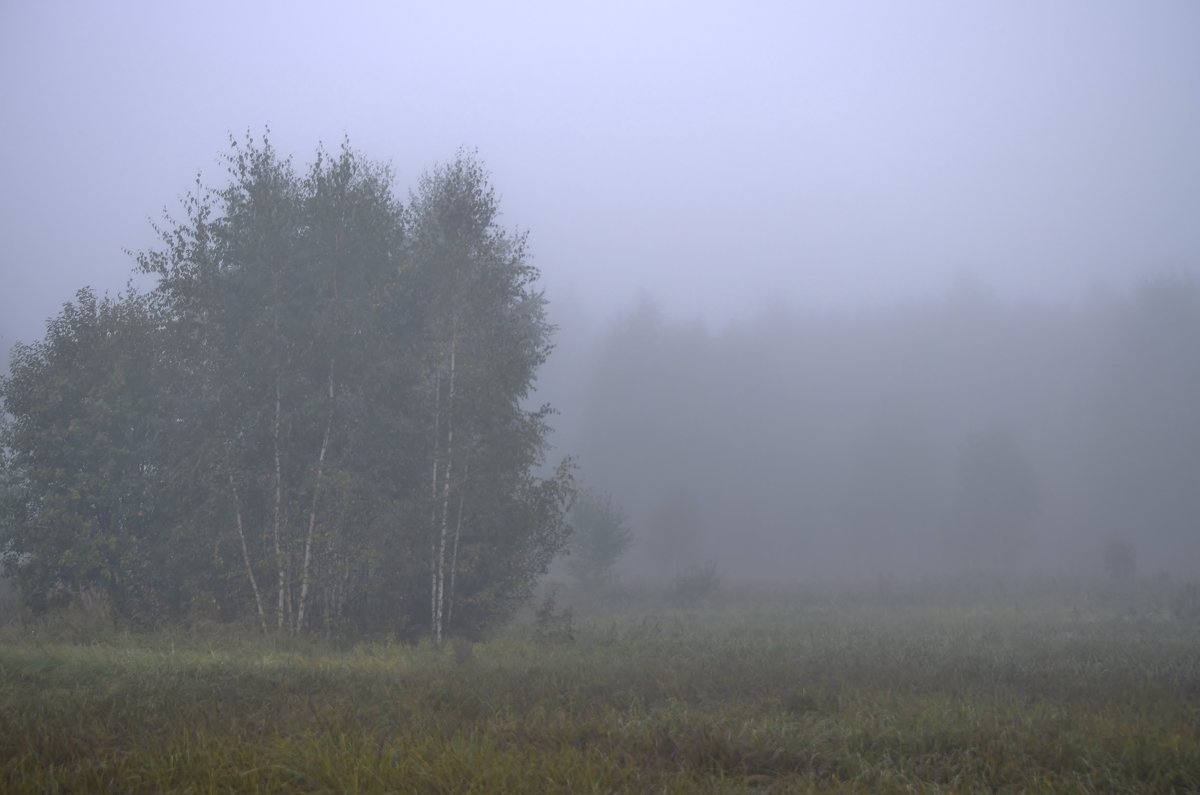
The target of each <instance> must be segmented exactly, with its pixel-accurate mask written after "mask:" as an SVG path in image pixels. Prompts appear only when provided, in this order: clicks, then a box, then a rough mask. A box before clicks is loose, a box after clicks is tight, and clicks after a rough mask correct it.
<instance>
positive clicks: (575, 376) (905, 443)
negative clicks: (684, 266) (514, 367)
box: [540, 272, 1200, 578]
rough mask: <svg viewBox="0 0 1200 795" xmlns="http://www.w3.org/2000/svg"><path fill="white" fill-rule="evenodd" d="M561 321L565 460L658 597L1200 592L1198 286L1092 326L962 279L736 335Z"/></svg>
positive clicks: (1160, 293)
mask: <svg viewBox="0 0 1200 795" xmlns="http://www.w3.org/2000/svg"><path fill="white" fill-rule="evenodd" d="M557 320H558V322H559V324H560V325H561V326H562V332H561V334H560V338H559V351H560V352H561V353H560V354H556V356H555V357H554V358H553V359H552V360H551V361H550V363H549V364H548V368H547V370H548V371H547V372H546V373H545V374H544V376H543V378H542V380H541V382H540V383H542V384H543V385H544V388H545V390H546V391H545V394H546V395H547V396H548V397H550V398H551V399H553V400H555V402H556V403H559V402H561V403H564V404H566V403H569V404H570V405H571V406H572V407H573V409H574V410H573V411H570V412H564V414H563V416H562V417H561V419H560V421H559V422H558V423H557V425H558V431H557V433H558V434H559V437H558V438H559V443H560V444H561V445H563V446H565V447H567V448H569V449H571V450H572V451H573V452H574V453H575V454H576V455H577V457H578V461H579V467H580V471H581V472H583V473H585V474H586V476H587V479H588V481H589V483H590V484H592V485H593V486H594V487H596V488H600V489H603V490H605V491H607V492H609V493H611V494H612V496H613V498H614V499H615V500H616V501H618V502H619V504H620V505H621V506H623V507H624V509H625V511H626V514H627V516H628V520H629V525H630V527H631V528H632V529H633V530H635V534H636V537H637V538H636V540H637V543H636V545H635V546H634V547H633V550H632V553H631V557H632V558H633V561H632V562H633V563H634V564H635V568H637V569H640V571H642V572H643V573H645V574H648V575H652V574H654V573H666V574H668V576H670V575H671V574H672V573H673V572H676V571H680V570H686V569H687V568H688V567H689V566H693V565H696V564H697V563H700V562H703V561H705V560H708V559H716V560H718V561H720V564H721V566H722V568H723V569H724V570H725V571H726V572H727V573H729V574H732V575H743V576H744V575H766V576H770V577H774V578H779V577H786V578H790V577H801V578H806V577H818V578H830V577H845V576H855V577H867V578H874V577H877V576H895V577H912V576H918V577H919V576H943V575H952V576H963V575H965V574H967V573H968V572H969V573H973V574H979V573H984V574H989V575H1001V574H1014V573H1015V574H1028V573H1033V572H1040V573H1043V574H1050V575H1052V574H1057V573H1062V572H1069V573H1076V574H1087V573H1100V572H1102V571H1103V570H1104V568H1105V567H1106V566H1107V565H1108V564H1106V563H1105V560H1106V552H1105V550H1106V549H1122V548H1124V549H1126V550H1133V551H1134V552H1136V558H1137V566H1138V570H1139V571H1140V572H1142V573H1143V574H1146V575H1151V576H1152V575H1154V574H1156V573H1157V572H1159V571H1160V570H1166V571H1170V572H1175V573H1180V574H1194V573H1196V571H1197V565H1198V564H1197V561H1200V524H1198V520H1197V517H1200V354H1198V353H1197V352H1198V351H1200V284H1198V283H1197V281H1196V279H1195V278H1194V277H1193V276H1191V275H1189V274H1187V273H1182V272H1176V273H1167V274H1164V275H1161V276H1158V277H1153V278H1148V279H1146V280H1144V281H1143V282H1141V283H1139V284H1136V285H1134V286H1132V287H1131V288H1129V289H1122V290H1108V291H1103V290H1096V291H1094V292H1093V293H1091V294H1090V295H1088V296H1086V297H1084V298H1081V299H1080V300H1078V301H1075V302H1066V301H1064V302H1061V303H1055V302H1049V301H1038V300H1030V299H1006V298H1001V297H997V296H996V295H994V294H993V293H991V292H990V291H989V290H988V289H987V288H986V287H984V286H982V285H980V284H979V283H978V282H974V281H972V280H969V279H963V280H961V281H960V282H959V283H957V284H955V285H953V286H952V287H951V288H950V289H948V290H947V291H946V292H945V293H944V294H941V295H933V296H928V297H926V298H922V299H919V300H910V301H907V302H904V303H895V304H891V305H883V306H879V307H875V308H871V309H855V310H833V309H830V310H822V311H817V310H806V309H802V308H796V307H789V306H787V305H784V304H776V305H774V306H772V307H771V308H769V309H766V310H764V311H762V312H761V313H759V314H757V315H755V316H752V317H749V318H746V319H741V320H737V321H734V322H730V323H728V324H725V325H723V326H713V325H712V324H706V323H703V322H697V321H687V320H680V319H677V318H672V317H668V316H666V315H664V313H663V312H661V311H660V310H659V309H658V308H657V306H656V305H655V303H654V301H653V300H652V299H646V300H643V301H641V302H640V303H638V304H637V305H636V306H634V307H633V308H632V309H631V310H630V311H628V312H627V313H625V314H624V315H623V316H622V317H620V318H618V319H616V320H614V321H613V322H611V323H608V324H607V325H606V326H603V327H600V328H599V329H598V330H597V331H596V332H587V331H585V330H581V329H580V328H578V327H574V326H572V324H571V319H570V317H566V316H564V317H562V318H561V319H557ZM564 396H565V397H564ZM1109 568H1111V567H1109ZM1126 568H1127V567H1126Z"/></svg>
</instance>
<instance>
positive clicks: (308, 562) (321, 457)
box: [295, 356, 334, 632]
mask: <svg viewBox="0 0 1200 795" xmlns="http://www.w3.org/2000/svg"><path fill="white" fill-rule="evenodd" d="M333 365H334V358H333V357H332V356H330V357H329V414H328V416H327V417H326V418H325V435H324V436H323V437H322V439H321V452H320V453H318V454H317V472H316V478H315V479H314V480H313V495H312V504H311V505H310V506H309V510H308V532H307V534H306V535H305V537H304V564H303V566H302V568H301V569H300V604H299V605H298V606H297V608H296V626H295V631H296V632H300V631H301V630H302V629H304V611H305V608H306V607H307V605H308V584H309V572H310V571H311V568H312V544H313V533H314V531H315V529H316V526H317V501H318V498H319V497H320V494H321V475H322V473H323V472H324V468H325V451H326V450H328V449H329V436H330V433H331V432H332V431H333V396H334V387H333Z"/></svg>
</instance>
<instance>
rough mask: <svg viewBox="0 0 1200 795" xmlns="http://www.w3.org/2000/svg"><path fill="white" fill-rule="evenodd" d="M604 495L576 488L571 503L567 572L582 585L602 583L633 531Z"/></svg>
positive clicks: (606, 579)
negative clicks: (576, 490) (572, 502)
mask: <svg viewBox="0 0 1200 795" xmlns="http://www.w3.org/2000/svg"><path fill="white" fill-rule="evenodd" d="M627 522H628V520H627V519H626V517H625V514H624V512H622V510H621V509H620V507H618V506H617V505H616V504H615V503H614V502H613V499H612V496H611V495H608V494H597V493H595V492H593V491H589V490H587V489H580V490H578V492H577V494H576V496H575V502H574V504H573V505H572V506H571V515H570V520H569V523H570V525H571V541H570V546H569V550H568V558H567V571H568V572H570V573H571V575H572V576H573V577H574V578H575V579H576V580H577V581H578V582H579V583H580V584H582V585H583V586H584V587H587V588H596V587H599V586H603V585H604V584H605V583H607V582H608V581H609V580H611V579H612V576H613V569H614V568H615V567H616V565H617V563H618V562H620V560H621V558H622V557H624V555H625V553H626V552H627V551H628V550H629V547H630V546H632V545H633V532H632V531H631V530H630V529H629V527H628V524H627Z"/></svg>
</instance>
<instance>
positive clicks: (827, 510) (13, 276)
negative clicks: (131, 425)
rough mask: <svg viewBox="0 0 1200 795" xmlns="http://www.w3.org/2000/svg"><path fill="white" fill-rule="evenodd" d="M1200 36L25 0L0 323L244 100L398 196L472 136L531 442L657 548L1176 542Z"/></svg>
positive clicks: (1052, 562)
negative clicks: (518, 275)
mask: <svg viewBox="0 0 1200 795" xmlns="http://www.w3.org/2000/svg"><path fill="white" fill-rule="evenodd" d="M1197 41H1200V6H1198V5H1197V4H1195V3H1193V2H1188V1H1187V0H1181V1H1180V2H1155V3H1147V4H1130V3H1117V2H1085V1H1084V0H1078V1H1075V2H1060V3H1052V4H1048V3H1042V2H1033V1H1032V0H1028V1H1023V2H1008V3H978V4H964V3H956V2H923V3H919V4H911V5H909V4H906V5H900V4H895V3H884V2H878V3H871V2H848V3H785V2H763V3H753V4H741V5H738V4H718V3H682V2H664V3H634V2H628V3H626V2H620V3H585V4H556V3H549V2H546V3H518V4H485V3H463V4H454V5H446V4H443V5H435V4H425V5H421V4H416V5H413V6H411V7H409V6H408V5H405V4H385V3H377V4H376V3H357V4H349V5H347V6H345V7H338V8H336V9H335V8H333V7H331V6H325V5H318V4H303V3H302V4H286V3H256V4H252V5H245V4H234V3H224V2H218V3H209V4H204V5H203V6H197V7H183V6H175V5H170V4H161V3H157V4H156V3H149V2H146V3H140V2H129V3H122V4H120V5H116V6H114V5H98V4H85V3H64V4H34V3H23V4H18V3H10V4H7V5H5V6H3V8H0V103H2V107H3V108H4V109H5V111H4V113H3V114H2V116H0V174H3V177H2V178H0V239H2V240H3V241H4V244H5V245H4V263H5V266H4V267H5V287H4V290H3V291H2V292H0V348H3V350H4V352H5V353H4V356H5V358H7V356H8V351H9V349H11V348H12V346H13V345H14V343H17V342H19V341H32V340H36V339H38V338H40V337H41V335H42V334H43V333H44V330H45V322H46V319H47V318H48V317H50V316H52V315H54V314H55V313H56V312H57V311H58V310H59V308H60V307H61V306H62V304H63V303H64V302H66V301H68V300H71V298H72V296H73V295H74V293H75V291H76V289H78V288H79V287H81V286H83V285H91V286H92V287H94V288H95V289H96V290H97V292H99V293H101V294H103V293H105V292H109V293H112V294H115V293H116V292H117V291H118V290H120V289H122V287H123V286H124V285H125V284H126V282H127V280H128V279H130V278H131V273H132V271H133V258H132V257H131V256H130V254H128V253H126V252H127V251H134V252H138V251H145V250H147V249H149V248H152V247H154V246H155V245H157V244H158V243H159V241H158V238H157V236H156V234H155V232H154V229H153V228H152V224H151V221H157V220H158V219H159V218H160V217H161V209H162V208H163V207H164V206H165V208H166V210H167V212H168V213H170V214H172V215H173V216H174V217H175V218H179V217H180V212H179V197H181V196H182V195H183V194H184V193H186V192H187V191H188V190H189V189H191V187H192V186H193V185H194V182H195V179H196V175H197V173H198V172H199V181H200V183H201V184H202V185H204V186H209V187H222V186H223V185H225V184H226V179H227V173H226V169H225V164H223V163H222V162H221V160H220V157H221V154H222V153H223V152H225V151H227V149H228V143H229V138H230V136H231V135H232V136H233V137H235V138H236V139H238V140H244V139H245V137H246V135H247V132H248V134H249V135H250V136H253V137H254V138H256V139H261V137H262V134H263V131H264V129H266V128H268V127H269V129H270V134H269V137H270V140H271V141H272V142H273V144H274V146H275V147H276V148H277V149H278V150H279V151H280V152H282V153H283V154H285V155H292V156H294V160H295V163H296V164H297V167H298V169H299V170H301V171H303V169H304V168H305V167H306V166H307V164H308V163H309V162H310V160H311V157H312V152H313V150H314V147H315V146H316V145H317V143H318V142H323V143H324V145H325V146H326V148H327V149H329V150H330V151H336V150H337V147H338V145H339V144H340V143H341V142H342V140H343V139H345V138H348V139H349V142H350V144H351V146H352V147H354V149H355V150H357V151H360V152H362V153H363V155H364V156H365V157H366V158H369V159H371V160H381V161H385V162H389V163H390V164H391V166H392V168H393V170H394V176H395V186H396V190H397V192H398V193H399V194H400V195H401V197H402V198H403V197H404V193H405V191H408V190H410V189H414V188H415V187H416V186H417V185H418V178H419V176H420V174H421V173H422V172H423V171H424V170H425V169H429V168H431V167H434V166H435V165H436V164H438V163H446V162H448V161H451V160H453V159H454V158H455V157H456V153H457V152H459V151H460V150H465V151H466V152H468V153H470V152H473V151H477V153H478V158H479V161H481V162H482V163H483V164H485V165H486V167H487V169H488V170H489V171H490V177H491V184H493V185H494V186H495V187H496V189H497V191H498V198H499V200H500V207H501V209H502V211H503V215H502V217H501V219H500V223H501V225H502V226H505V227H507V228H518V229H528V230H529V232H530V237H529V253H530V263H531V264H533V265H535V266H536V267H538V268H539V269H540V271H541V279H540V282H539V286H540V287H541V288H544V290H545V296H546V298H547V300H548V302H549V303H548V310H547V311H548V317H549V319H550V320H551V321H552V322H554V323H556V324H557V325H558V326H559V335H558V337H557V339H556V341H557V344H558V349H557V351H556V353H555V354H554V355H553V356H552V357H551V359H550V360H549V362H548V364H547V365H546V366H545V368H544V369H543V370H542V371H541V374H540V376H539V380H538V382H537V383H538V392H537V394H536V395H535V396H534V397H535V398H536V399H537V400H541V399H543V398H544V399H547V400H549V401H550V402H551V403H553V404H554V406H555V407H556V408H557V409H558V410H559V411H560V414H559V415H558V416H557V417H555V418H554V420H553V424H554V425H555V426H556V427H557V429H558V433H557V435H556V436H555V437H554V450H553V451H552V454H551V455H550V456H549V459H548V461H547V463H548V464H551V465H552V464H554V463H555V462H556V461H557V460H558V458H559V457H560V456H562V455H564V454H571V455H575V456H577V460H578V463H579V467H580V469H579V472H580V475H581V481H582V482H584V483H586V484H587V485H589V486H590V487H593V488H595V489H597V490H599V491H603V492H609V493H611V495H612V496H613V498H614V499H615V501H616V502H617V503H618V504H619V505H620V506H622V509H623V510H624V511H626V513H627V514H628V519H629V524H630V526H631V527H632V529H633V531H634V534H635V536H636V537H637V538H638V544H637V546H636V547H635V554H634V558H635V564H634V565H635V566H640V567H641V568H642V570H643V571H647V572H657V573H660V574H661V573H664V572H665V573H668V574H671V573H675V572H677V571H678V570H680V569H681V568H686V567H687V566H688V565H692V564H694V563H697V562H700V561H703V560H707V559H715V560H719V561H721V562H722V565H724V566H726V567H728V570H729V571H733V572H738V573H744V572H757V573H769V574H771V575H772V576H784V575H790V574H797V573H798V574H803V575H805V576H809V575H816V574H825V575H834V574H837V575H852V576H874V575H876V574H885V575H888V574H897V575H903V576H919V575H926V574H929V573H931V572H937V571H947V570H949V571H955V572H962V571H980V570H985V571H989V572H1002V573H1009V572H1013V571H1021V572H1029V571H1040V572H1046V571H1049V572H1059V571H1081V570H1085V571H1094V570H1098V569H1099V568H1100V565H1101V559H1102V550H1103V549H1105V548H1106V545H1108V547H1107V548H1109V549H1110V550H1111V549H1113V548H1115V547H1113V545H1114V544H1132V545H1133V546H1135V547H1136V548H1137V554H1138V555H1140V558H1139V560H1140V565H1141V567H1142V568H1141V571H1143V572H1148V571H1155V570H1157V569H1158V568H1163V569H1170V570H1178V571H1188V572H1191V571H1194V570H1195V568H1196V561H1200V528H1198V527H1197V525H1196V516H1200V502H1198V500H1200V488H1197V484H1198V483H1200V416H1198V415H1197V411H1198V410H1200V409H1197V407H1198V406H1200V369H1198V368H1200V356H1197V355H1196V351H1197V350H1200V288H1198V287H1197V283H1196V280H1195V277H1196V275H1197V274H1198V273H1200V223H1198V222H1197V219H1200V148H1197V146H1196V143H1195V142H1196V141H1200V48H1197V47H1196V42H1197ZM135 278H136V279H137V280H139V281H137V282H136V283H137V284H138V285H139V286H141V287H149V286H150V285H151V282H150V280H149V278H148V277H145V276H139V277H135ZM335 281H336V280H335ZM439 377H440V376H439ZM330 378H331V380H332V376H331V377H330ZM517 391H518V392H519V391H520V390H517ZM439 395H440V393H439ZM331 412H332V409H331ZM330 416H332V413H331V415H330ZM331 422H332V421H331ZM435 467H436V465H435ZM435 472H436V468H435ZM421 482H422V483H423V482H424V481H421ZM314 513H315V510H314ZM443 513H446V511H445V510H444V511H443ZM331 526H332V525H331ZM964 527H971V528H974V529H972V530H971V531H970V532H969V533H966V534H965V535H964V534H963V532H962V529H963V528H964ZM310 532H311V531H310ZM655 539H657V540H655ZM867 550H869V554H868V553H867V552H866V551H867Z"/></svg>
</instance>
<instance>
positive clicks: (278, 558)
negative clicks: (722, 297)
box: [0, 139, 573, 639]
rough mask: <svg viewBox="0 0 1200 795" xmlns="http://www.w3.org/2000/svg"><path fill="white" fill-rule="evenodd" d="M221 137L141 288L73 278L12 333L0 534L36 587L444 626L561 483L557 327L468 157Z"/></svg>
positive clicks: (544, 546)
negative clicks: (546, 366) (551, 437)
mask: <svg viewBox="0 0 1200 795" xmlns="http://www.w3.org/2000/svg"><path fill="white" fill-rule="evenodd" d="M227 163H228V171H229V181H228V184H227V185H226V186H225V187H222V188H220V189H216V190H206V189H202V188H201V186H200V185H199V184H197V188H196V190H195V191H194V192H193V193H192V194H191V195H190V196H189V197H187V198H186V199H185V204H184V217H183V218H182V219H181V220H172V219H170V218H168V219H167V220H166V221H165V222H164V223H163V224H162V225H161V226H160V228H159V229H158V231H159V232H160V233H161V240H162V244H161V246H160V247H158V248H157V249H155V250H152V251H147V252H144V253H142V254H140V255H138V256H137V263H138V266H139V269H140V270H141V271H142V272H144V273H147V274H151V275H153V276H154V277H156V286H155V288H154V289H153V290H152V291H150V292H148V293H145V294H141V293H137V292H134V291H132V290H131V291H129V292H127V293H126V294H125V295H123V296H121V297H120V298H117V299H107V298H98V297H97V296H96V295H94V294H93V293H92V292H90V291H88V290H83V291H80V292H79V294H78V295H77V297H76V300H75V301H74V302H73V303H70V304H68V305H67V306H65V307H64V308H63V310H62V312H61V314H59V315H58V316H57V317H56V318H54V319H53V320H52V321H51V322H50V323H49V326H48V329H47V334H46V337H45V338H44V339H43V340H41V341H39V342H35V343H33V344H31V345H18V346H17V347H16V349H15V350H14V352H13V358H12V365H11V374H10V376H9V377H7V378H6V379H5V380H4V381H3V382H2V383H0V390H2V396H3V400H4V407H5V410H6V412H7V413H8V415H9V416H8V419H7V422H6V425H5V427H4V429H3V437H2V438H3V482H2V486H0V488H2V489H3V491H2V492H0V496H2V499H3V507H2V510H0V532H2V538H0V548H2V549H3V550H4V551H5V553H6V557H5V560H6V561H8V563H9V564H10V565H9V568H10V570H11V572H12V573H13V574H14V575H15V577H16V578H17V582H18V584H19V586H20V588H21V590H22V592H23V594H24V595H25V597H26V599H27V600H28V602H29V603H30V604H31V605H33V606H34V607H37V608H44V607H47V606H51V605H53V604H55V603H56V602H60V601H62V600H66V599H70V598H71V597H72V596H73V595H76V594H78V593H80V592H81V591H84V590H98V591H100V592H102V593H103V594H105V595H106V596H107V597H108V598H109V599H110V601H111V603H112V605H113V607H114V609H115V610H117V611H118V612H119V613H120V614H121V615H124V616H128V617H132V618H136V619H140V620H146V621H159V620H166V619H174V618H178V617H181V616H189V615H196V614H199V615H211V616H213V617H216V618H219V619H222V620H245V621H253V622H254V623H255V624H257V625H258V626H259V627H261V628H262V629H263V630H264V631H269V630H270V631H287V632H302V631H306V630H314V629H334V628H338V629H339V630H345V629H358V630H384V629H386V630H389V631H395V632H398V633H412V632H430V633H432V634H433V635H434V636H436V637H437V638H439V639H440V638H441V637H442V636H443V635H444V634H446V633H447V632H450V631H461V632H470V631H473V630H476V629H478V628H479V627H482V626H484V625H486V624H488V623H490V622H492V621H495V620H497V619H499V618H501V617H503V616H504V615H506V614H508V613H509V612H510V611H511V610H513V609H514V608H515V606H517V605H518V604H519V603H521V602H522V601H524V600H525V599H526V598H527V597H528V596H529V594H530V592H531V589H532V588H533V586H534V584H535V582H536V578H537V577H538V576H539V575H540V574H541V573H543V572H544V571H545V569H546V568H547V566H548V565H549V563H550V562H551V560H552V559H553V557H554V556H555V555H556V554H557V553H558V552H559V551H560V550H561V548H562V547H563V545H564V543H565V540H566V537H567V532H568V528H567V524H566V521H565V512H566V510H567V508H568V507H569V503H570V500H571V498H572V494H573V484H572V476H571V471H570V467H569V464H567V463H566V462H564V463H563V464H562V465H560V466H559V467H557V469H555V470H553V472H551V473H550V474H549V475H548V476H546V475H545V474H544V472H545V469H544V467H543V455H544V453H545V450H546V440H547V434H548V432H549V428H548V426H547V417H548V414H549V411H550V409H549V408H548V407H542V408H540V409H536V410H529V409H528V408H527V407H526V406H527V403H528V400H527V397H528V392H529V390H530V387H531V384H532V382H533V379H534V376H535V373H536V371H537V369H538V367H539V366H540V365H541V364H542V362H543V361H544V360H545V358H546V356H547V354H548V353H549V351H550V332H551V328H550V326H549V325H548V324H547V322H546V319H545V302H544V299H543V296H542V294H541V293H540V292H539V291H538V290H537V289H536V286H535V280H536V278H537V276H538V274H537V271H536V270H535V269H534V268H533V267H532V266H531V265H530V264H529V263H528V262H527V256H526V248H525V239H524V236H523V235H521V234H514V233H510V232H507V231H505V230H504V229H502V228H500V227H499V225H498V221H497V214H498V207H497V203H496V198H495V195H494V193H493V191H492V189H491V187H490V185H489V183H488V179H487V174H486V172H485V171H484V169H483V168H482V166H481V164H480V163H479V162H478V161H477V160H476V159H475V158H474V157H473V156H471V155H469V154H465V153H460V155H459V156H458V157H457V159H456V160H454V161H453V162H451V163H449V164H446V165H443V166H440V167H438V168H436V169H435V170H433V171H432V172H430V173H428V174H427V175H426V176H425V177H423V178H422V180H421V181H420V183H419V185H418V186H417V188H416V189H415V191H414V192H413V193H412V195H411V197H410V199H409V200H408V201H400V200H398V199H397V198H396V197H395V196H394V193H393V188H392V182H391V177H390V174H389V172H388V171H387V169H386V168H384V167H382V166H380V165H378V164H375V163H372V162H370V161H368V160H365V159H364V158H363V157H362V156H361V155H359V154H357V153H356V152H354V151H353V150H352V149H350V148H349V147H348V146H346V145H343V147H342V148H341V150H340V151H339V152H337V153H333V154H331V153H328V152H326V151H324V150H318V152H317V154H316V158H315V160H314V162H313V163H312V164H311V166H310V167H309V168H308V169H307V171H305V172H303V173H298V172H297V171H296V170H295V169H294V167H293V165H292V163H291V162H290V160H288V159H285V158H282V157H280V156H279V155H278V154H277V153H276V151H275V150H274V149H273V148H272V147H271V145H270V143H269V142H268V141H265V140H264V141H258V142H256V141H254V140H253V139H248V140H247V141H245V142H237V141H233V142H231V150H230V152H229V154H228V156H227ZM539 472H541V473H543V474H542V475H539V474H538V473H539Z"/></svg>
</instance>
